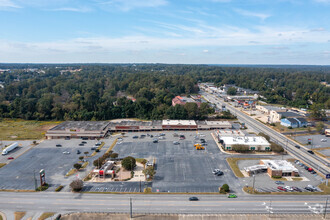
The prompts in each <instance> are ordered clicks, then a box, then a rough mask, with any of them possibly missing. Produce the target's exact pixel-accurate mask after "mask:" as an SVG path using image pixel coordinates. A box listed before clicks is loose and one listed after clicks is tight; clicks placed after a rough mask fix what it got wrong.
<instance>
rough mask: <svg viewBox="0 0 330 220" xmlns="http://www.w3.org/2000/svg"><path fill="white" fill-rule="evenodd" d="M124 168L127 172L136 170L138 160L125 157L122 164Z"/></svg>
mask: <svg viewBox="0 0 330 220" xmlns="http://www.w3.org/2000/svg"><path fill="white" fill-rule="evenodd" d="M121 165H122V167H124V168H125V169H126V170H134V168H135V167H136V160H135V158H134V157H130V156H128V157H125V158H124V159H123V160H122V162H121Z"/></svg>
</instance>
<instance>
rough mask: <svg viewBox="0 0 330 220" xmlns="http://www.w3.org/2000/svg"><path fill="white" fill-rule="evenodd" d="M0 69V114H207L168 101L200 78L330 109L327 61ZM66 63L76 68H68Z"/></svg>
mask: <svg viewBox="0 0 330 220" xmlns="http://www.w3.org/2000/svg"><path fill="white" fill-rule="evenodd" d="M1 69H2V70H5V69H9V70H7V71H3V72H0V84H1V85H3V86H2V87H0V117H2V118H22V119H34V120H109V119H115V118H139V119H165V118H169V119H205V118H206V117H207V115H208V114H209V113H212V112H213V111H214V110H213V109H212V108H210V107H209V105H208V104H207V103H202V105H201V106H200V108H198V107H197V105H196V104H193V103H189V104H186V105H185V106H181V105H176V106H175V107H172V106H171V102H172V98H174V97H175V96H177V95H190V94H197V93H198V91H199V89H198V83H199V82H213V83H215V84H216V85H218V86H221V85H224V84H235V85H237V86H239V87H243V88H247V89H252V90H257V91H260V94H261V95H263V96H264V97H265V101H267V102H268V103H277V104H283V105H288V106H294V107H300V108H308V109H313V108H318V109H322V108H326V109H329V108H330V87H326V86H325V85H322V84H321V82H328V83H329V82H330V67H324V66H323V67H318V66H315V67H313V66H308V67H304V66H297V67H292V66H289V67H286V66H282V67H281V66H276V67H268V66H260V67H258V66H216V65H167V64H0V70H1ZM36 69H37V70H36ZM71 69H81V71H77V72H70V71H66V70H71ZM40 70H42V71H40ZM127 97H134V98H135V99H136V101H135V102H133V101H132V100H130V99H128V98H127Z"/></svg>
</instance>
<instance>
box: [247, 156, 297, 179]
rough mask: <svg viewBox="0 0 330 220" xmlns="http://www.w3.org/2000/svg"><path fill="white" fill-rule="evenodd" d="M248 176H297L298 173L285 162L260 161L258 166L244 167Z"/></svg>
mask: <svg viewBox="0 0 330 220" xmlns="http://www.w3.org/2000/svg"><path fill="white" fill-rule="evenodd" d="M244 170H245V171H246V172H247V174H248V175H249V176H252V175H253V174H257V173H266V172H267V174H268V175H269V176H270V177H282V176H284V177H285V176H293V177H295V176H299V171H298V169H297V168H295V167H294V166H293V165H292V164H291V163H290V162H288V161H286V160H260V164H258V165H254V166H250V167H244Z"/></svg>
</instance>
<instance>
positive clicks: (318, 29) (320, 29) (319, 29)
mask: <svg viewBox="0 0 330 220" xmlns="http://www.w3.org/2000/svg"><path fill="white" fill-rule="evenodd" d="M314 31H325V29H324V28H322V27H320V28H314V29H311V32H314Z"/></svg>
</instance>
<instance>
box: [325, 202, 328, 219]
mask: <svg viewBox="0 0 330 220" xmlns="http://www.w3.org/2000/svg"><path fill="white" fill-rule="evenodd" d="M327 206H328V198H327V200H326V201H325V207H324V219H325V216H326V214H327Z"/></svg>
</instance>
